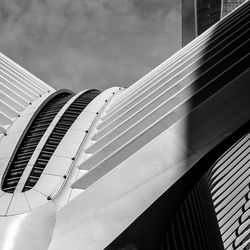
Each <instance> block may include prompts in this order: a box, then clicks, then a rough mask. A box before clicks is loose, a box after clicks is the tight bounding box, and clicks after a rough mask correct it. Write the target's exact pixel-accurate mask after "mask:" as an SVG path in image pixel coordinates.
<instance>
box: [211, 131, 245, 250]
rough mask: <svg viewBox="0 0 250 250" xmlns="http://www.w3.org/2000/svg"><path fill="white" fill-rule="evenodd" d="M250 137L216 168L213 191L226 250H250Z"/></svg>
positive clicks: (230, 150) (223, 157)
mask: <svg viewBox="0 0 250 250" xmlns="http://www.w3.org/2000/svg"><path fill="white" fill-rule="evenodd" d="M249 156H250V133H248V134H246V135H245V136H244V137H243V138H242V139H241V140H239V141H238V142H237V143H236V144H235V145H233V146H232V147H231V148H230V149H229V150H228V151H227V152H226V153H225V154H224V155H223V156H222V157H221V158H220V160H219V161H218V162H217V163H216V164H215V165H214V166H213V168H212V171H211V173H210V174H209V181H210V189H211V193H212V198H213V203H214V207H215V211H216V216H217V220H218V224H219V227H220V232H221V235H222V240H223V244H224V247H225V249H227V250H233V249H237V250H240V249H250V159H249Z"/></svg>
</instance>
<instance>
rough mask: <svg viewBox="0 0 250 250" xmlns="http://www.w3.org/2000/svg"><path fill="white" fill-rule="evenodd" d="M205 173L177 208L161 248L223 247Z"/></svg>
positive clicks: (212, 249) (180, 249) (193, 249)
mask: <svg viewBox="0 0 250 250" xmlns="http://www.w3.org/2000/svg"><path fill="white" fill-rule="evenodd" d="M218 233H219V232H218V226H217V222H216V217H215V213H214V211H213V204H212V201H211V195H210V192H209V188H208V185H207V180H206V177H205V176H203V177H202V178H201V180H200V181H199V182H198V183H197V184H196V185H195V187H194V188H193V189H192V190H191V191H190V192H189V194H188V195H187V197H186V199H185V200H184V201H183V204H182V205H181V206H180V207H179V208H178V209H177V211H176V213H175V215H174V216H173V219H172V221H171V222H170V225H169V227H168V230H167V232H166V236H165V242H163V244H162V248H161V249H162V250H201V249H203V250H205V249H207V250H219V249H223V247H222V242H221V239H220V238H219V237H220V236H219V234H218Z"/></svg>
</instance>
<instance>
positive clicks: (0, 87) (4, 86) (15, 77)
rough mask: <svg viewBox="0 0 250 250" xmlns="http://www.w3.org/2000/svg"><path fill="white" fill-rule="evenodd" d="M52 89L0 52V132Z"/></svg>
mask: <svg viewBox="0 0 250 250" xmlns="http://www.w3.org/2000/svg"><path fill="white" fill-rule="evenodd" d="M50 91H51V92H53V91H54V89H53V88H52V87H50V86H49V85H47V84H46V83H44V82H42V81H41V80H39V79H38V78H37V77H35V76H34V75H32V74H31V73H29V72H28V71H26V70H25V69H23V68H22V67H20V66H19V65H17V64H16V63H14V62H13V61H12V60H10V59H9V58H7V57H6V56H4V55H3V54H1V53H0V134H2V133H4V132H5V131H6V129H7V128H8V126H9V125H11V124H12V123H13V121H14V119H15V118H16V117H17V116H18V115H19V114H20V113H21V112H22V111H23V110H24V109H25V107H27V106H28V105H29V103H30V102H33V101H34V100H36V99H38V98H39V97H40V96H41V95H42V94H44V93H46V92H50Z"/></svg>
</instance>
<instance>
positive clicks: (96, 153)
mask: <svg viewBox="0 0 250 250" xmlns="http://www.w3.org/2000/svg"><path fill="white" fill-rule="evenodd" d="M248 8H249V3H248V2H246V3H245V4H244V5H243V6H242V7H241V8H239V9H237V10H236V11H234V12H233V13H232V14H231V15H229V16H227V17H226V18H224V19H223V20H221V21H220V22H219V23H217V24H215V25H214V26H212V27H211V28H210V29H209V30H207V31H206V32H204V33H203V34H202V35H201V36H199V37H198V38H197V39H195V40H194V41H192V42H191V43H190V44H189V45H187V46H186V47H184V48H182V49H181V50H180V51H179V52H177V53H176V54H175V55H173V56H172V57H171V58H169V59H168V60H166V61H165V62H164V63H162V64H161V65H160V66H159V67H157V68H156V69H154V70H153V71H152V72H150V73H149V74H147V75H146V76H145V77H143V78H142V79H140V80H139V81H137V82H136V83H135V84H133V85H132V86H131V87H129V88H128V89H123V88H121V87H113V88H109V89H107V90H105V91H104V92H102V93H99V92H98V91H97V90H84V91H81V92H79V93H78V94H76V95H74V94H73V93H72V92H70V91H67V90H61V91H56V90H54V89H53V88H51V87H49V86H48V85H47V84H45V83H43V82H42V81H40V80H39V79H37V78H36V77H34V76H33V75H31V74H30V73H28V72H27V71H25V70H24V69H22V68H21V67H20V66H18V65H16V64H15V63H14V62H12V61H10V60H9V59H8V58H6V57H5V56H3V55H1V56H0V70H1V71H0V86H1V89H0V97H1V99H0V101H1V103H0V133H1V134H2V137H1V138H0V178H1V190H0V249H3V250H10V249H13V250H14V249H15V250H17V249H18V250H20V249H25V250H29V249H32V250H33V249H38V250H43V249H50V250H57V249H58V250H59V249H60V250H61V249H74V250H78V249H79V250H80V249H90V250H92V249H93V250H95V249H96V250H97V249H104V248H105V247H107V246H108V245H109V244H110V243H111V242H112V241H113V240H114V239H116V238H117V236H119V235H120V234H121V233H122V232H123V231H124V230H126V229H127V228H128V227H129V226H130V225H131V224H132V223H133V222H134V221H135V220H136V219H137V218H139V217H140V215H141V214H143V213H144V211H145V210H147V209H148V208H149V207H150V206H151V205H152V204H154V202H155V201H156V200H157V199H158V198H160V197H161V196H162V195H163V194H164V193H165V192H166V191H167V190H169V189H170V188H172V186H174V184H175V183H178V182H181V180H182V179H183V176H184V175H186V174H187V173H188V172H189V171H191V170H192V169H193V168H195V167H196V166H197V165H198V164H199V162H200V161H201V159H203V158H204V157H206V155H207V154H209V153H210V152H211V151H212V150H213V149H214V148H216V147H218V145H221V143H222V142H223V141H224V140H225V139H227V138H228V137H230V136H231V135H232V134H233V133H235V131H237V130H238V129H239V128H241V127H242V126H243V124H247V122H248V120H249V117H250V113H249V107H250V95H249V93H250V85H249V68H248V64H247V62H248V59H249V58H248V54H247V53H246V50H247V48H248V45H249V44H248V42H247V39H246V38H247V34H248V33H247V31H248V30H247V22H246V20H247V11H248ZM236 114H237V115H236ZM248 133H249V132H248ZM248 137H249V134H248V135H246V138H248ZM249 146H250V145H249V140H247V143H246V144H245V147H249ZM245 161H249V152H248V151H247V153H246V156H245ZM230 166H231V165H228V167H229V168H230ZM215 168H217V167H215ZM245 168H246V169H244V171H245V176H246V178H245V182H244V185H245V186H244V187H245V189H244V190H245V192H244V195H245V197H249V182H248V181H249V178H250V175H249V164H248V165H245ZM239 169H241V168H240V167H239ZM237 171H238V170H237ZM240 171H241V170H240ZM242 171H243V170H242ZM216 174H217V172H215V173H214V175H215V176H216ZM213 178H217V177H213ZM211 185H212V184H211ZM227 185H228V186H230V182H229V183H228V184H227ZM242 185H243V184H242ZM220 192H224V191H220ZM216 195H218V194H215V196H216ZM213 198H214V197H213ZM245 201H246V202H245V203H244V206H245V208H244V209H245V210H244V213H243V214H241V215H240V216H241V217H239V218H241V219H240V220H241V222H240V223H239V225H237V228H236V229H235V228H232V229H230V230H231V231H230V233H232V234H233V233H235V232H237V233H236V234H237V237H236V234H235V238H234V239H233V240H232V241H230V243H229V244H228V245H226V247H228V246H230V247H231V248H229V249H233V247H237V248H236V249H238V250H239V249H243V247H245V246H247V245H248V244H249V239H248V238H247V237H248V234H249V230H250V229H249V227H248V228H247V226H246V225H247V224H246V223H248V222H249V218H248V215H249V211H250V208H249V198H246V200H245ZM215 205H216V204H215ZM233 205H235V204H233ZM233 205H232V206H233ZM227 209H228V208H227ZM216 212H217V211H216ZM218 216H220V215H218ZM219 226H220V225H219ZM221 230H223V229H221ZM239 232H240V235H243V236H240V237H238V236H239V235H238V234H239ZM222 238H223V236H222ZM236 241H237V242H236ZM225 244H227V243H224V245H225ZM243 244H244V245H243ZM242 246H243V247H242Z"/></svg>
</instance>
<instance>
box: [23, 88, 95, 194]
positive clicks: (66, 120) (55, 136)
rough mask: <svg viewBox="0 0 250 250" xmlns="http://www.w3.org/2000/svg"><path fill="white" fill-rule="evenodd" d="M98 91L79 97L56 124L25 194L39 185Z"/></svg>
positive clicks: (31, 174)
mask: <svg viewBox="0 0 250 250" xmlns="http://www.w3.org/2000/svg"><path fill="white" fill-rule="evenodd" d="M99 93H100V92H99V91H98V90H90V91H88V92H85V93H84V94H82V95H81V96H79V97H78V98H77V99H76V100H75V101H74V102H73V103H72V104H71V105H70V106H69V108H68V109H67V110H66V112H65V113H64V114H63V116H62V117H61V118H60V120H59V121H58V123H57V124H56V126H55V128H54V130H53V131H52V133H51V134H50V136H49V138H48V140H47V141H46V143H45V145H44V147H43V149H42V151H41V153H40V155H39V156H38V158H37V161H36V163H35V164H34V167H33V169H32V171H31V173H30V175H29V177H28V179H27V181H26V183H25V185H24V188H23V190H22V192H25V191H27V190H29V189H31V188H32V187H34V185H35V184H36V183H37V181H38V180H39V178H40V176H41V174H42V172H43V170H44V168H45V167H46V165H47V163H48V161H49V160H50V158H51V156H52V155H53V153H54V151H55V150H56V148H57V146H58V145H59V143H60V142H61V140H62V138H63V137H64V135H65V134H66V132H67V131H68V130H69V128H70V126H71V125H72V124H73V122H74V121H75V120H76V119H77V117H78V116H79V115H80V113H81V112H82V111H83V109H84V108H85V107H86V106H87V105H88V104H89V103H90V102H91V101H92V100H93V99H94V98H95V97H96V96H97V95H98V94H99Z"/></svg>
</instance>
